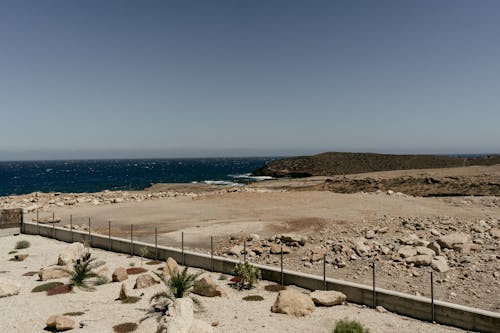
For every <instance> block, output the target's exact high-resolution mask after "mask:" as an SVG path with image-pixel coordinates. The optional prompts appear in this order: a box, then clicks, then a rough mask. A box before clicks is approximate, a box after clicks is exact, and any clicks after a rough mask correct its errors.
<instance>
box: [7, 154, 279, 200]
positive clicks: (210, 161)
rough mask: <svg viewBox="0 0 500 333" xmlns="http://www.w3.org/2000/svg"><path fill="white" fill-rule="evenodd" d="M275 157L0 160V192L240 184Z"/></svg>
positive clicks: (21, 192) (260, 178)
mask: <svg viewBox="0 0 500 333" xmlns="http://www.w3.org/2000/svg"><path fill="white" fill-rule="evenodd" d="M275 159H277V158H275V157H248V158H190V159H142V160H84V161H83V160H70V161H13V162H0V196H5V195H11V194H25V193H31V192H37V191H40V192H98V191H103V190H140V189H144V188H145V187H147V186H149V185H150V184H151V183H191V182H200V183H201V182H205V183H207V184H216V185H238V184H242V183H245V182H248V181H252V180H262V179H264V178H265V177H251V176H250V173H251V172H252V171H254V170H256V169H258V168H260V167H262V166H263V165H265V164H266V163H269V162H271V161H273V160H275Z"/></svg>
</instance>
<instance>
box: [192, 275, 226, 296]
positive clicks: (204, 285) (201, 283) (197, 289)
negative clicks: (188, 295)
mask: <svg viewBox="0 0 500 333" xmlns="http://www.w3.org/2000/svg"><path fill="white" fill-rule="evenodd" d="M193 293H194V294H197V295H200V296H205V297H215V296H223V295H224V291H223V290H222V288H221V287H220V286H219V285H218V284H217V283H216V282H215V281H214V280H213V279H212V278H210V277H203V278H201V279H198V280H196V281H195V282H194V285H193Z"/></svg>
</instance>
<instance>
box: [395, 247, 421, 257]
mask: <svg viewBox="0 0 500 333" xmlns="http://www.w3.org/2000/svg"><path fill="white" fill-rule="evenodd" d="M398 254H399V255H400V256H401V257H402V258H409V257H413V256H416V255H417V249H416V248H414V247H413V246H403V247H401V248H400V249H399V250H398Z"/></svg>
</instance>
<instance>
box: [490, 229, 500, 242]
mask: <svg viewBox="0 0 500 333" xmlns="http://www.w3.org/2000/svg"><path fill="white" fill-rule="evenodd" d="M490 236H491V237H493V238H494V239H500V228H491V229H490Z"/></svg>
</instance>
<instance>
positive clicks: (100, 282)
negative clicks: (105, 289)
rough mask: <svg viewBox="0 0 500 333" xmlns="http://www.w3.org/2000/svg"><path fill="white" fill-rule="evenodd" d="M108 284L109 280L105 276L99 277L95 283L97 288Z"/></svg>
mask: <svg viewBox="0 0 500 333" xmlns="http://www.w3.org/2000/svg"><path fill="white" fill-rule="evenodd" d="M108 283H109V278H108V277H107V276H104V275H103V276H98V277H97V278H96V279H95V281H94V285H95V286H102V285H103V284H108Z"/></svg>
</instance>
